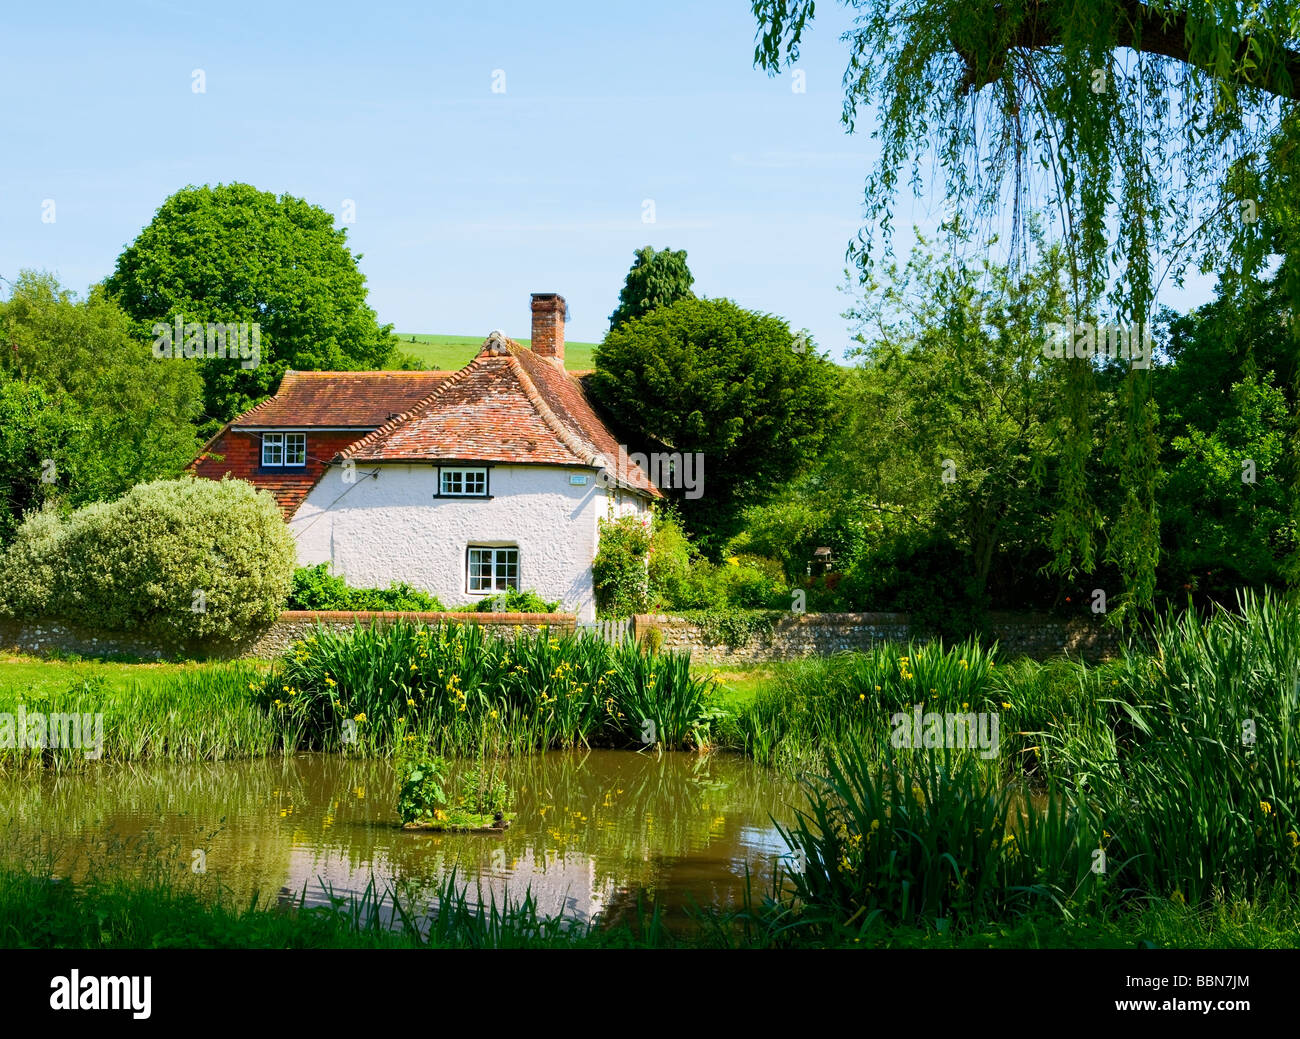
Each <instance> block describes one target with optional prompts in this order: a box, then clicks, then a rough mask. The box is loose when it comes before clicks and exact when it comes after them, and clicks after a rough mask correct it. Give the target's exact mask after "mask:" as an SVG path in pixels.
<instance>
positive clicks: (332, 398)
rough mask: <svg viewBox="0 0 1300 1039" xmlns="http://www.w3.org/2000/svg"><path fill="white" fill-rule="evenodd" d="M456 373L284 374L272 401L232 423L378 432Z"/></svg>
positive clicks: (243, 426) (248, 426)
mask: <svg viewBox="0 0 1300 1039" xmlns="http://www.w3.org/2000/svg"><path fill="white" fill-rule="evenodd" d="M452 374H453V373H452V372H424V371H417V372H295V371H288V372H285V373H284V378H283V379H282V380H281V381H280V388H279V389H278V390H276V392H275V396H274V397H268V398H267V399H266V400H264V401H262V403H261V404H258V405H257V406H255V407H253V408H251V409H249V410H248V411H246V412H244V413H243V414H242V415H240V416H239V417H238V418H236V419H234V420H233V421H232V422H231V426H232V427H233V428H235V429H258V428H263V429H265V428H273V429H284V428H295V427H298V428H303V427H305V428H311V427H320V428H326V429H375V428H377V427H379V426H382V425H383V424H384V423H385V422H387V421H388V420H389V419H390V418H392V417H393V416H394V415H396V414H401V413H402V412H404V411H407V410H408V409H410V408H411V407H412V406H413V405H415V404H416V403H418V402H419V401H421V400H423V399H424V398H425V397H427V396H428V395H429V394H430V393H432V392H433V391H434V390H435V389H437V387H438V386H439V385H440V384H441V383H442V382H444V381H445V380H447V379H449V378H451V376H452Z"/></svg>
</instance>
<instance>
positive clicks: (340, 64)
mask: <svg viewBox="0 0 1300 1039" xmlns="http://www.w3.org/2000/svg"><path fill="white" fill-rule="evenodd" d="M5 22H6V24H5V29H4V33H3V36H0V89H2V90H3V96H4V97H5V98H7V99H9V103H8V104H7V105H6V106H5V124H6V126H5V134H4V136H5V146H4V152H5V155H4V158H3V159H2V160H0V276H4V277H7V278H13V277H14V276H15V275H16V274H17V271H18V270H19V269H20V268H24V267H34V268H39V269H46V270H51V271H54V272H56V273H57V274H58V275H59V276H60V278H62V280H63V281H64V283H65V284H67V285H68V286H70V287H72V288H74V289H76V290H78V291H84V290H85V288H86V287H87V286H88V285H89V284H91V283H92V282H95V281H98V280H100V279H102V278H103V277H105V276H106V275H107V274H108V273H109V272H110V271H111V270H112V267H113V264H114V261H115V260H116V257H117V255H118V253H119V252H120V251H121V250H122V248H123V247H124V246H125V245H126V244H128V243H129V242H130V241H131V240H132V239H133V238H134V237H135V235H136V234H137V233H138V232H139V230H140V228H141V227H143V226H144V225H145V224H146V223H148V221H149V219H150V218H151V217H152V215H153V213H154V211H155V210H156V209H157V207H158V206H159V204H160V203H161V202H162V201H163V199H164V198H166V197H167V196H168V195H169V194H171V193H172V192H174V191H175V190H177V189H178V188H180V187H182V186H184V185H186V184H191V183H193V184H204V183H211V184H215V183H219V182H229V181H235V180H238V181H244V182H247V183H250V184H253V185H255V186H257V187H258V188H261V189H263V190H268V191H273V192H275V193H277V194H279V193H282V192H288V193H289V194H292V195H297V196H300V197H303V198H306V199H308V200H309V201H311V202H313V203H316V204H318V205H320V206H322V207H324V208H325V209H327V210H329V211H331V212H333V213H335V215H336V217H341V215H342V212H343V204H344V200H345V199H351V200H353V201H354V203H355V209H356V219H355V222H354V223H351V224H350V225H349V239H350V241H351V243H352V246H353V249H354V250H355V251H357V252H360V253H362V254H364V259H363V260H362V262H361V266H362V270H363V271H364V273H365V274H366V277H367V279H368V283H369V287H370V301H371V304H372V306H374V308H375V309H376V311H378V313H379V316H380V319H381V320H382V321H388V322H392V323H393V324H394V325H395V326H396V329H397V330H398V331H404V332H442V333H452V334H463V335H486V333H487V332H489V331H490V330H491V329H493V328H503V329H505V330H506V331H507V332H508V333H510V334H511V335H514V336H526V335H527V334H528V322H529V311H528V295H529V293H530V292H560V293H562V294H563V295H564V296H565V297H566V298H567V300H568V303H569V306H570V310H571V322H570V325H569V329H568V336H569V338H570V339H575V340H597V339H599V338H600V337H601V336H602V335H603V333H604V331H605V329H606V327H607V323H608V316H609V314H610V313H611V311H613V309H614V306H615V304H616V302H617V297H618V291H619V288H620V287H621V285H622V282H623V278H624V276H625V274H626V271H627V268H628V266H629V264H630V263H631V261H632V254H633V251H634V250H635V249H636V248H638V247H640V246H642V245H646V244H649V245H653V246H655V247H656V248H662V247H671V248H676V249H683V248H684V249H686V250H687V251H688V253H689V262H690V265H691V269H692V271H693V272H694V274H695V277H696V284H695V288H696V291H697V292H699V293H700V294H703V295H708V296H727V297H730V298H732V299H735V300H736V301H738V302H739V303H740V304H742V305H743V306H747V307H753V308H756V309H760V310H764V311H768V312H771V313H776V314H779V315H781V316H782V317H784V318H786V319H787V320H788V321H789V322H790V323H791V325H792V326H794V327H795V328H807V329H809V330H810V331H811V332H812V334H813V337H814V339H815V340H816V341H817V343H818V344H819V346H820V347H821V348H822V349H823V350H828V351H829V352H831V353H832V354H833V355H836V356H838V355H840V354H841V352H842V350H843V348H844V347H845V346H846V345H848V336H849V333H848V330H847V328H846V327H845V322H844V321H843V320H842V319H841V317H840V314H841V313H842V311H843V310H844V309H845V306H846V303H847V297H846V296H845V295H844V293H843V292H841V291H839V287H840V286H841V285H842V284H843V281H844V273H843V272H844V266H845V259H844V251H845V247H846V245H847V243H848V242H849V240H850V239H851V238H852V237H853V235H854V234H855V233H856V232H857V230H858V228H859V227H860V225H861V221H862V214H863V208H862V191H863V182H864V179H865V176H866V173H867V171H868V169H869V167H870V166H871V164H872V163H873V162H874V159H875V155H876V152H875V146H874V142H872V141H871V139H870V134H869V129H870V126H871V120H870V119H869V118H868V119H864V120H862V121H861V122H860V124H859V127H860V129H859V132H858V133H857V134H854V135H852V136H850V135H848V134H846V133H845V132H844V129H843V127H842V125H841V123H840V121H839V117H840V102H841V96H842V95H841V88H840V80H841V76H842V74H843V70H844V64H845V60H846V56H847V50H846V45H845V44H844V43H842V42H841V41H840V39H839V35H840V33H842V32H843V31H844V30H845V29H847V28H848V27H849V25H850V22H849V15H848V13H847V12H846V11H845V10H844V9H843V8H841V7H838V6H835V5H832V4H831V3H829V2H828V3H826V4H821V5H818V18H817V22H816V23H815V25H814V28H813V31H812V33H811V35H810V36H809V37H808V39H807V41H806V43H805V45H804V47H803V48H802V57H801V60H800V63H799V66H798V67H799V69H801V70H802V71H803V72H804V73H805V86H806V92H803V93H796V92H795V91H794V90H793V89H792V79H791V76H790V75H789V74H788V73H787V74H786V75H784V76H781V77H777V78H769V77H768V76H767V75H765V74H764V73H762V72H760V71H758V70H756V69H755V68H754V67H753V63H752V57H753V47H754V21H753V17H752V15H751V14H750V12H749V4H748V3H747V2H745V0H725V2H723V0H716V2H709V3H699V2H684V0H658V2H656V3H655V4H653V5H633V4H628V3H619V2H615V0H605V2H600V3H557V4H537V3H520V2H509V0H497V2H494V3H490V4H474V3H458V4H454V5H452V4H446V3H441V2H430V3H423V4H416V3H411V4H403V5H392V4H384V3H378V2H376V3H371V4H360V5H358V4H337V3H331V2H321V3H315V4H311V5H307V4H302V5H296V4H278V3H256V4H255V3H246V2H238V0H237V2H223V3H221V4H212V3H206V2H205V3H182V2H130V0H118V2H114V3H111V4H104V3H102V2H97V3H84V4H83V3H71V4H59V5H57V7H56V8H54V9H51V8H49V7H45V6H42V5H30V4H29V5H21V6H20V7H19V8H17V9H15V10H12V11H8V12H6V17H5ZM195 69H201V70H202V71H203V74H204V79H205V86H206V92H205V93H202V94H199V93H195V92H194V90H193V87H192V84H193V82H194V80H193V75H192V74H193V70H195ZM495 70H502V71H503V72H504V85H505V91H504V93H494V92H493V90H492V86H493V81H494V80H493V77H494V72H495ZM497 81H498V82H500V77H498V80H497ZM45 199H53V200H54V201H55V205H56V221H55V223H53V224H49V223H43V222H42V221H41V212H42V203H43V200H45ZM647 199H649V200H653V204H654V217H655V221H654V223H652V224H651V223H646V222H644V219H643V214H644V213H645V212H646V210H645V201H646V200H647ZM938 201H939V200H938V199H937V198H936V197H934V196H933V195H931V196H927V197H926V198H924V199H923V200H921V201H919V202H914V201H913V200H912V199H911V198H910V196H908V197H905V198H904V199H902V200H900V204H899V206H898V208H897V210H896V217H895V224H896V226H897V227H899V228H901V229H905V228H908V227H910V226H911V225H912V224H914V223H919V224H921V225H923V226H925V225H931V224H932V223H933V222H934V219H935V218H936V217H937V216H938V215H939V207H938ZM903 241H904V240H902V239H900V245H902V244H903ZM1189 285H1191V286H1192V288H1191V289H1189V290H1188V291H1186V292H1180V293H1175V294H1173V295H1171V296H1169V297H1167V298H1166V302H1170V303H1173V304H1175V305H1180V306H1181V305H1187V304H1188V303H1196V302H1201V301H1203V300H1204V299H1206V298H1208V293H1207V288H1206V283H1205V282H1204V281H1191V282H1189Z"/></svg>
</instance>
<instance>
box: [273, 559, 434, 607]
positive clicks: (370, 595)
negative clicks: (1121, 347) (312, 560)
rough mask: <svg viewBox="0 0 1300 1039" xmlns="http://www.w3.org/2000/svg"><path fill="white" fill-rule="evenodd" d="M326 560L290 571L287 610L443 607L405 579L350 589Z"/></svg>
mask: <svg viewBox="0 0 1300 1039" xmlns="http://www.w3.org/2000/svg"><path fill="white" fill-rule="evenodd" d="M329 571H330V565H329V563H317V564H316V565H315V566H300V567H298V569H297V570H295V571H294V572H293V587H292V588H291V589H290V591H289V602H288V605H287V607H286V608H287V609H290V610H381V611H401V610H416V611H420V612H424V613H441V612H442V610H443V609H444V607H443V605H442V603H441V602H440V601H439V600H438V597H437V596H436V595H429V594H428V593H427V592H422V591H420V590H419V589H418V588H412V587H411V586H410V585H409V584H407V583H406V582H405V581H394V582H393V583H392V584H390V585H389V586H388V588H386V589H383V588H353V587H352V586H351V585H350V584H348V583H347V581H346V580H345V579H344V578H342V577H338V576H336V575H334V574H331V573H330V572H329Z"/></svg>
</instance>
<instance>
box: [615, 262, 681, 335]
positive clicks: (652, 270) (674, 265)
mask: <svg viewBox="0 0 1300 1039" xmlns="http://www.w3.org/2000/svg"><path fill="white" fill-rule="evenodd" d="M694 281H695V277H694V275H692V274H691V270H690V268H689V267H687V266H686V250H685V249H682V250H681V251H680V252H673V251H672V250H671V249H661V250H660V251H659V252H655V250H654V249H653V248H651V247H650V246H648V245H647V246H645V247H643V248H641V249H638V250H637V251H636V259H635V260H634V261H633V263H632V268H631V270H629V271H628V272H627V281H626V282H625V283H624V285H623V288H622V290H620V292H619V294H618V307H617V308H616V309H615V310H614V313H613V314H611V315H610V316H609V327H610V328H611V329H615V328H618V327H619V326H620V325H624V324H626V323H627V322H629V321H631V320H632V319H633V318H638V317H643V316H644V315H646V314H648V313H650V311H652V310H654V309H655V308H656V307H664V306H667V305H668V304H669V303H676V302H677V301H678V300H679V299H694V298H695V293H693V292H692V291H691V285H692V284H693V283H694Z"/></svg>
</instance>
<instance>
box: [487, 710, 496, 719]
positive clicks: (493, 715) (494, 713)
mask: <svg viewBox="0 0 1300 1039" xmlns="http://www.w3.org/2000/svg"><path fill="white" fill-rule="evenodd" d="M496 716H497V712H496V711H493V712H492V713H491V714H490V715H489V716H488V717H490V718H495V717H496Z"/></svg>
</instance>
